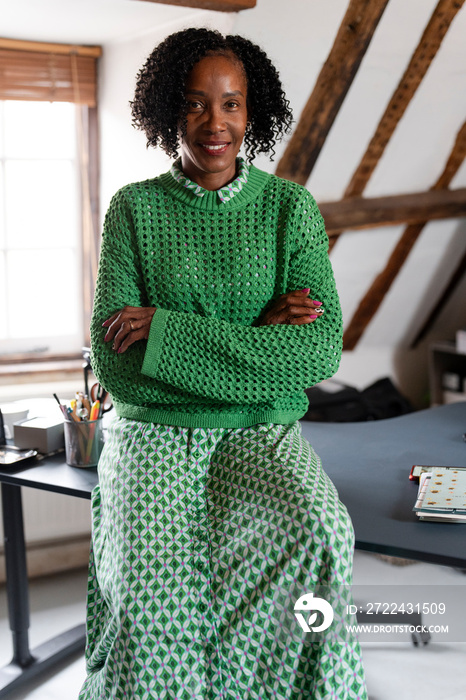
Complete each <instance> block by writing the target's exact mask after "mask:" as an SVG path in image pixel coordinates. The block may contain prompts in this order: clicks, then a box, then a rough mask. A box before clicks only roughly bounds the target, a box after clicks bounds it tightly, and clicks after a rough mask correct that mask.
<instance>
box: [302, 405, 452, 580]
mask: <svg viewBox="0 0 466 700" xmlns="http://www.w3.org/2000/svg"><path fill="white" fill-rule="evenodd" d="M302 426H303V435H304V436H305V437H306V439H307V440H309V442H310V443H311V445H312V446H313V447H314V449H315V451H316V452H317V454H318V455H319V456H320V457H321V459H322V463H323V467H324V469H325V471H326V472H327V474H328V475H329V476H330V478H331V479H332V481H333V483H334V484H335V486H336V487H337V489H338V493H339V496H340V498H341V500H342V501H343V503H344V504H345V505H346V507H347V508H348V511H349V513H350V515H351V518H352V520H353V525H354V530H355V536H356V548H357V549H362V550H365V551H368V552H379V553H382V554H388V555H391V556H395V557H406V558H408V559H418V560H421V561H425V562H432V563H435V564H444V565H445V566H452V567H459V568H462V569H465V568H466V524H464V523H463V524H461V523H432V522H419V521H418V518H417V515H415V513H414V512H413V510H412V508H413V505H414V502H415V500H416V494H417V489H418V485H417V484H416V483H414V482H410V481H409V480H408V475H409V472H410V470H411V467H412V466H413V464H428V465H434V466H457V467H466V443H465V442H464V441H463V437H462V436H463V434H464V433H466V403H465V402H463V403H456V404H449V405H447V406H438V407H437V408H432V409H427V410H425V411H417V412H415V413H409V414H407V415H405V416H400V417H399V418H390V419H388V420H381V421H370V422H364V423H309V422H303V423H302Z"/></svg>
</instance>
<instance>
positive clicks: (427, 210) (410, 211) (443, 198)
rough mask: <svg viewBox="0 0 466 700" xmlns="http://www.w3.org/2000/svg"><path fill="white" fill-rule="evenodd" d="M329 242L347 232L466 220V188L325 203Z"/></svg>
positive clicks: (355, 198)
mask: <svg viewBox="0 0 466 700" xmlns="http://www.w3.org/2000/svg"><path fill="white" fill-rule="evenodd" d="M319 209H320V211H321V213H322V216H323V217H324V221H325V228H326V231H327V233H328V236H329V238H331V237H332V236H333V235H334V232H335V235H338V233H339V231H340V230H341V229H342V228H343V229H345V231H346V230H349V229H365V228H375V227H379V226H394V225H397V224H406V223H409V224H417V223H419V222H422V224H424V222H425V221H429V220H434V219H452V218H457V217H460V216H466V187H464V188H461V189H457V190H438V191H432V190H431V191H428V192H418V193H414V194H401V195H395V196H391V197H373V198H370V199H366V198H364V197H354V198H351V199H350V200H348V199H342V200H340V201H339V202H321V203H319Z"/></svg>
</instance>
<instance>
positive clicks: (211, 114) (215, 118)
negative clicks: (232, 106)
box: [204, 107, 225, 133]
mask: <svg viewBox="0 0 466 700" xmlns="http://www.w3.org/2000/svg"><path fill="white" fill-rule="evenodd" d="M205 115H206V119H205V122H204V128H205V129H207V130H208V131H210V132H212V133H216V132H218V131H224V130H225V120H224V118H223V112H222V110H221V109H218V108H216V107H211V108H210V109H208V110H207V111H206V112H205Z"/></svg>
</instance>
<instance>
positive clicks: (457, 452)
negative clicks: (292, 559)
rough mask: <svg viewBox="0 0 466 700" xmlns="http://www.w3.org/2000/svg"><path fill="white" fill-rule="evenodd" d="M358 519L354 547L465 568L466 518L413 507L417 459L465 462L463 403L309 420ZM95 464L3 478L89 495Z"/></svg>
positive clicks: (37, 466) (2, 474) (58, 464)
mask: <svg viewBox="0 0 466 700" xmlns="http://www.w3.org/2000/svg"><path fill="white" fill-rule="evenodd" d="M302 426H303V435H304V437H305V438H306V439H307V440H309V442H310V443H311V444H312V446H313V447H314V449H315V450H316V452H317V454H318V455H319V456H320V457H321V459H322V463H323V466H324V469H325V471H326V472H327V474H328V475H329V476H330V478H331V479H332V481H333V482H334V484H335V486H336V487H337V489H338V493H339V495H340V498H341V500H342V501H343V503H344V504H345V505H346V506H347V508H348V511H349V513H350V515H351V518H352V520H353V524H354V529H355V534H356V547H357V548H359V549H363V550H366V551H373V552H381V553H385V554H389V555H392V556H398V557H407V558H411V559H420V560H422V561H427V562H435V563H438V564H445V565H447V566H456V567H460V568H466V524H456V523H430V522H419V521H418V520H417V516H416V515H415V513H414V512H413V510H412V508H413V505H414V502H415V499H416V494H417V484H415V483H414V482H412V481H410V480H409V478H408V476H409V472H410V470H411V467H412V466H413V464H429V465H434V466H463V467H465V466H466V443H465V442H464V441H463V438H462V436H463V433H465V432H466V403H459V404H450V405H448V406H439V407H437V408H433V409H427V410H425V411H417V412H415V413H410V414H407V415H405V416H400V417H398V418H391V419H388V420H381V421H370V422H362V423H317V422H304V421H303V423H302ZM97 481H98V476H97V470H96V469H95V468H93V469H78V468H76V467H69V466H68V465H66V464H65V463H64V454H63V453H61V454H58V455H55V456H54V457H48V458H45V459H44V460H42V461H41V462H34V461H32V462H28V463H24V464H22V465H21V466H19V465H18V466H16V467H11V466H10V467H8V468H5V467H3V468H2V469H1V470H0V482H5V483H9V484H14V485H18V486H30V487H32V488H38V489H45V490H47V491H55V492H57V493H65V494H68V495H71V496H78V497H81V498H90V496H91V492H92V489H93V488H94V486H95V485H96V484H97Z"/></svg>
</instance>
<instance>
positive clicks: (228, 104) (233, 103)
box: [227, 102, 238, 109]
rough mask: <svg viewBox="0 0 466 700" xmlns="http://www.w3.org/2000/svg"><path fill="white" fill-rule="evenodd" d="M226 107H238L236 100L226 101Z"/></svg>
mask: <svg viewBox="0 0 466 700" xmlns="http://www.w3.org/2000/svg"><path fill="white" fill-rule="evenodd" d="M227 107H228V109H234V108H235V107H238V103H237V102H227Z"/></svg>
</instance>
